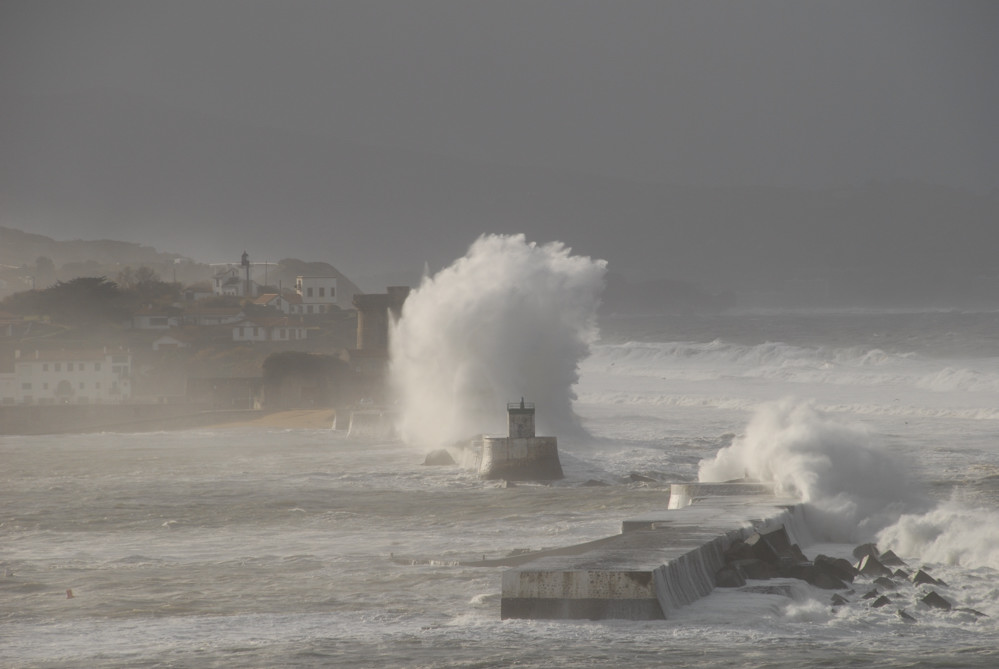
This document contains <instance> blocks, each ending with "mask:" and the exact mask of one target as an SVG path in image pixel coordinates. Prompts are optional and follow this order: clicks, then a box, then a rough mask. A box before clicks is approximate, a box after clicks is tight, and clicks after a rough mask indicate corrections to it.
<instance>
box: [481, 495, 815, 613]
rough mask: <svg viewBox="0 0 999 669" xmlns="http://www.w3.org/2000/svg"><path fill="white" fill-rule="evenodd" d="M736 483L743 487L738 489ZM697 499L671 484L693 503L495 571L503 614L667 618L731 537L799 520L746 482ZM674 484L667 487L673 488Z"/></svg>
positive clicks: (783, 528)
mask: <svg viewBox="0 0 999 669" xmlns="http://www.w3.org/2000/svg"><path fill="white" fill-rule="evenodd" d="M740 485H742V486H743V487H740ZM722 486H723V487H719V491H723V493H724V494H719V495H718V496H712V497H710V498H704V495H706V494H707V493H708V492H709V491H708V490H707V487H705V486H701V487H700V488H699V490H698V494H697V495H690V494H689V491H684V490H682V486H676V485H674V486H673V487H672V489H671V493H670V494H671V496H673V495H674V494H676V495H678V496H681V497H682V496H683V495H685V494H686V495H687V496H688V497H690V498H691V499H692V500H696V503H692V504H690V505H689V506H686V507H684V508H679V509H668V510H666V511H662V512H656V513H652V514H647V515H645V516H642V517H638V518H631V519H628V520H625V521H624V523H623V524H622V533H621V534H619V535H616V536H613V537H607V538H606V539H601V540H598V541H595V542H589V543H587V544H580V545H578V546H574V547H568V548H565V549H556V550H553V551H544V552H541V553H537V554H534V555H533V556H531V558H532V559H530V560H529V561H525V562H524V563H522V564H520V565H519V566H517V567H515V568H513V569H511V570H509V571H507V572H506V573H504V574H503V585H502V599H501V604H500V608H501V616H502V617H503V618H590V619H602V618H624V619H631V620H655V619H662V618H668V617H669V616H670V614H671V612H673V611H675V610H676V609H677V608H678V607H681V606H684V605H686V604H689V603H691V602H693V601H696V600H697V599H699V598H701V597H704V596H705V595H707V594H708V593H710V592H711V591H712V590H713V589H714V588H715V586H716V584H717V574H718V572H719V571H720V570H722V569H723V568H724V567H725V566H726V561H727V558H726V551H728V549H729V548H730V547H731V546H732V545H735V544H736V543H737V542H739V541H743V542H745V541H746V540H748V539H751V538H752V537H753V536H754V535H755V536H763V535H770V534H771V533H774V532H781V533H783V534H784V536H786V537H788V541H789V542H790V541H791V539H790V537H792V536H793V532H794V528H795V527H798V526H802V525H803V524H804V522H805V521H804V518H803V516H802V514H803V510H802V507H801V506H800V505H798V504H796V503H795V502H794V501H793V500H782V499H778V498H776V497H774V496H773V494H772V490H771V491H770V494H767V495H761V494H759V492H760V490H759V486H756V485H753V484H749V485H747V484H727V485H726V484H722ZM674 489H675V490H674Z"/></svg>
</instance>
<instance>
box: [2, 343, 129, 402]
mask: <svg viewBox="0 0 999 669" xmlns="http://www.w3.org/2000/svg"><path fill="white" fill-rule="evenodd" d="M131 377H132V356H131V355H129V354H128V353H127V352H124V351H116V352H113V353H109V352H107V351H103V350H97V351H93V350H91V351H35V352H34V353H33V354H31V355H21V352H20V351H18V352H16V354H15V359H14V371H13V372H7V373H0V403H2V404H111V403H118V402H124V401H127V400H129V399H130V398H131V396H132V385H131Z"/></svg>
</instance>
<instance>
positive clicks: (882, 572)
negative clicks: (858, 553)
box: [857, 555, 891, 577]
mask: <svg viewBox="0 0 999 669" xmlns="http://www.w3.org/2000/svg"><path fill="white" fill-rule="evenodd" d="M857 571H859V572H860V573H861V574H863V575H864V576H870V577H878V576H891V569H889V568H888V567H886V566H884V565H883V564H881V562H880V561H878V559H877V558H876V557H874V556H873V555H865V556H864V557H862V558H860V562H858V563H857Z"/></svg>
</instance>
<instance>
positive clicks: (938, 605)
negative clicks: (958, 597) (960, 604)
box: [919, 590, 951, 611]
mask: <svg viewBox="0 0 999 669" xmlns="http://www.w3.org/2000/svg"><path fill="white" fill-rule="evenodd" d="M919 601H921V602H922V603H923V604H926V605H927V606H931V607H933V608H935V609H942V610H944V611H950V609H951V603H950V602H948V601H947V600H946V599H944V598H943V597H941V596H940V595H938V594H937V592H936V590H930V592H929V594H927V595H926V596H925V597H923V598H922V599H921V600H919Z"/></svg>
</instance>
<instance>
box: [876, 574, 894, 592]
mask: <svg viewBox="0 0 999 669" xmlns="http://www.w3.org/2000/svg"><path fill="white" fill-rule="evenodd" d="M874 585H876V586H878V587H879V588H881V589H882V590H894V589H895V588H897V587H898V585H897V584H896V583H895V581H893V580H891V579H890V578H888V577H887V576H878V577H877V578H876V579H874Z"/></svg>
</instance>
